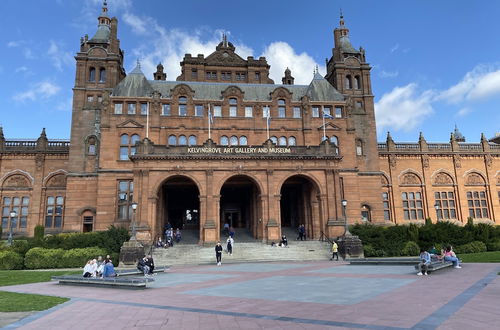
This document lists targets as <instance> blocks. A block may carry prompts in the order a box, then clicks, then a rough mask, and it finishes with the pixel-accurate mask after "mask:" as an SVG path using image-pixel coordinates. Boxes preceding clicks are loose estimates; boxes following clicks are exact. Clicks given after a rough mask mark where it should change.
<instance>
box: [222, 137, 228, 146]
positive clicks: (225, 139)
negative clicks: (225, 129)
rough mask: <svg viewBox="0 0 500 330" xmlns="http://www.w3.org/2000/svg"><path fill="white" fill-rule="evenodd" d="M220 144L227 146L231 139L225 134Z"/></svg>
mask: <svg viewBox="0 0 500 330" xmlns="http://www.w3.org/2000/svg"><path fill="white" fill-rule="evenodd" d="M220 144H221V145H223V146H227V145H228V144H229V139H228V138H227V136H225V135H223V136H221V137H220Z"/></svg>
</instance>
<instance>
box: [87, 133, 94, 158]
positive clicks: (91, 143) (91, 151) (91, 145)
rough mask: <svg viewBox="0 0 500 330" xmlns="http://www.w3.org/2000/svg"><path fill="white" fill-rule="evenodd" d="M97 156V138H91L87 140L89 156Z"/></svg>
mask: <svg viewBox="0 0 500 330" xmlns="http://www.w3.org/2000/svg"><path fill="white" fill-rule="evenodd" d="M95 154H96V138H95V137H93V136H91V137H89V139H88V140H87V155H90V156H93V155H95Z"/></svg>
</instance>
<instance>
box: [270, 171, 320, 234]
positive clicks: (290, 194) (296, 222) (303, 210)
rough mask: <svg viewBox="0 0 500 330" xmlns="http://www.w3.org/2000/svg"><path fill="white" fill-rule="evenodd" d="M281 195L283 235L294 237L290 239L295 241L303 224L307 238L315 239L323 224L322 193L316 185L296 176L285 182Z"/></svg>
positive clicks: (301, 176) (300, 176)
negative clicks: (320, 196)
mask: <svg viewBox="0 0 500 330" xmlns="http://www.w3.org/2000/svg"><path fill="white" fill-rule="evenodd" d="M280 194H281V199H280V214H281V232H282V235H287V236H291V235H292V237H288V238H289V239H295V238H296V237H297V236H298V234H297V233H298V227H299V226H300V225H302V224H303V225H304V226H305V229H306V237H307V238H308V239H310V238H315V237H316V235H317V233H319V230H320V223H321V221H320V214H321V211H320V207H321V203H320V201H319V197H318V196H319V194H320V192H319V188H318V186H317V185H316V183H315V182H314V181H313V180H311V179H310V178H308V177H305V176H303V175H294V176H291V177H289V178H288V179H286V180H285V181H284V182H283V184H282V185H281V190H280ZM293 236H295V237H293Z"/></svg>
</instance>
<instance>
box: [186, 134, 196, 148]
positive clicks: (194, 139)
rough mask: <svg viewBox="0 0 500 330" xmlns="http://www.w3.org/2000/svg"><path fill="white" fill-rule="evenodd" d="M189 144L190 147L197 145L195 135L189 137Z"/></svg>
mask: <svg viewBox="0 0 500 330" xmlns="http://www.w3.org/2000/svg"><path fill="white" fill-rule="evenodd" d="M188 144H189V145H190V146H195V145H196V144H197V143H196V136H195V135H190V136H189V140H188Z"/></svg>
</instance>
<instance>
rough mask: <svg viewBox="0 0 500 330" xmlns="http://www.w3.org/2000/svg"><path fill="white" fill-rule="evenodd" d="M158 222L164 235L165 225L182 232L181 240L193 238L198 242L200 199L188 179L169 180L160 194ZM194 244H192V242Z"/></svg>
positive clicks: (195, 188) (179, 177)
mask: <svg viewBox="0 0 500 330" xmlns="http://www.w3.org/2000/svg"><path fill="white" fill-rule="evenodd" d="M160 200H161V201H162V202H161V203H160V205H159V206H160V207H159V212H158V215H159V222H160V224H161V228H159V229H160V230H161V233H162V234H164V232H165V227H166V224H167V223H170V225H171V226H172V228H173V229H174V230H175V229H177V228H179V229H181V230H182V231H183V234H182V236H183V240H184V238H187V237H193V238H194V237H195V238H196V240H198V237H199V228H200V199H199V191H198V187H197V186H196V184H195V183H194V182H193V181H192V180H191V179H189V178H187V177H183V176H178V177H174V178H171V179H169V180H168V181H167V182H165V183H164V184H163V186H162V189H161V192H160ZM193 243H194V242H193Z"/></svg>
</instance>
